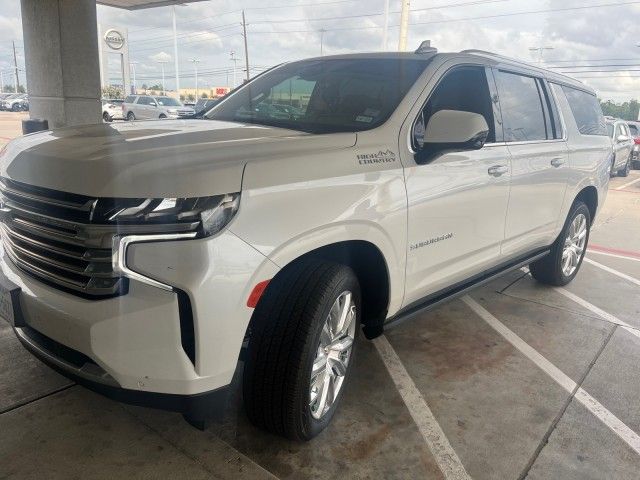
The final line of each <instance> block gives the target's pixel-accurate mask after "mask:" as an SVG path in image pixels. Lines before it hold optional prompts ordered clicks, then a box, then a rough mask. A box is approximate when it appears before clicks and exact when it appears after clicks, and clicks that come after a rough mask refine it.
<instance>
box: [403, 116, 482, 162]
mask: <svg viewBox="0 0 640 480" xmlns="http://www.w3.org/2000/svg"><path fill="white" fill-rule="evenodd" d="M488 136H489V126H488V125H487V121H486V120H485V118H484V117H483V116H482V115H480V114H478V113H473V112H465V111H461V110H440V111H439V112H436V113H434V114H433V115H432V116H431V118H430V119H429V123H428V124H427V125H426V127H425V125H424V118H422V117H421V118H420V119H419V120H418V121H417V122H416V124H415V126H414V129H413V144H414V147H415V148H416V150H417V151H416V156H415V158H416V161H417V162H418V163H427V162H428V161H430V160H433V159H434V158H436V157H437V156H439V155H442V154H444V153H449V152H463V151H469V150H480V149H481V148H482V147H483V146H484V144H485V142H486V141H487V138H488Z"/></svg>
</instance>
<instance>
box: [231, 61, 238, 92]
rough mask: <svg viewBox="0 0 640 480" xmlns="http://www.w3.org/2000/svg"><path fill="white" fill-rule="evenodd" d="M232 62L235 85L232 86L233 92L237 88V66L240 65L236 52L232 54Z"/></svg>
mask: <svg viewBox="0 0 640 480" xmlns="http://www.w3.org/2000/svg"><path fill="white" fill-rule="evenodd" d="M231 61H232V62H233V85H231V90H233V89H234V88H236V65H237V63H238V59H237V58H236V52H231Z"/></svg>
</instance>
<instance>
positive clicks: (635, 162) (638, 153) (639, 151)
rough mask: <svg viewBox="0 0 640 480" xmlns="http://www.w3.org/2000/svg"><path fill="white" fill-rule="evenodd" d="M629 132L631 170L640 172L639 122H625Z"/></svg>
mask: <svg viewBox="0 0 640 480" xmlns="http://www.w3.org/2000/svg"><path fill="white" fill-rule="evenodd" d="M627 125H628V126H629V131H630V132H631V136H632V137H633V148H632V149H631V168H636V169H639V170H640V122H627Z"/></svg>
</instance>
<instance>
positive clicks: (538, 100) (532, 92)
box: [493, 69, 569, 258]
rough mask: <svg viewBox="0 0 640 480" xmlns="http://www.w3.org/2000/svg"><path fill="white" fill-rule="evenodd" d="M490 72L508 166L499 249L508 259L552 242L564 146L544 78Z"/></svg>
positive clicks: (564, 170) (564, 178)
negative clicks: (508, 183)
mask: <svg viewBox="0 0 640 480" xmlns="http://www.w3.org/2000/svg"><path fill="white" fill-rule="evenodd" d="M493 73H494V76H495V79H496V84H497V87H498V96H499V98H500V108H501V112H502V120H503V122H504V125H503V126H504V140H505V143H506V145H507V147H508V149H509V152H510V153H511V165H512V173H511V190H510V196H509V209H508V211H507V220H506V225H505V240H504V243H503V246H502V253H503V256H504V257H505V258H513V257H516V256H519V255H524V254H527V253H529V252H531V251H533V250H536V249H539V248H543V247H546V246H548V245H550V244H551V243H553V241H554V240H555V236H556V234H557V226H558V223H559V222H561V221H562V219H560V212H561V210H562V205H563V202H564V196H565V193H566V190H567V184H568V180H569V164H568V162H569V149H568V147H567V142H566V139H565V138H564V133H563V128H562V123H561V120H560V117H559V113H558V108H557V106H556V103H555V99H554V97H553V95H552V93H551V90H550V88H549V86H548V84H547V83H546V81H545V80H543V79H542V78H539V77H536V76H534V75H531V74H529V73H528V72H526V71H517V70H511V69H510V70H502V69H494V72H493Z"/></svg>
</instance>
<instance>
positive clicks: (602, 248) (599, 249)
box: [587, 244, 640, 258]
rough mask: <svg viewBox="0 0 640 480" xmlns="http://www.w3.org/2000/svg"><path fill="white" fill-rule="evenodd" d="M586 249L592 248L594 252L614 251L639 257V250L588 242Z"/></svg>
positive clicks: (618, 253)
mask: <svg viewBox="0 0 640 480" xmlns="http://www.w3.org/2000/svg"><path fill="white" fill-rule="evenodd" d="M587 250H593V251H594V252H604V253H615V254H616V255H622V256H625V257H633V258H640V252H633V251H631V250H622V249H620V248H611V247H605V246H603V245H593V244H590V245H589V247H587Z"/></svg>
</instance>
